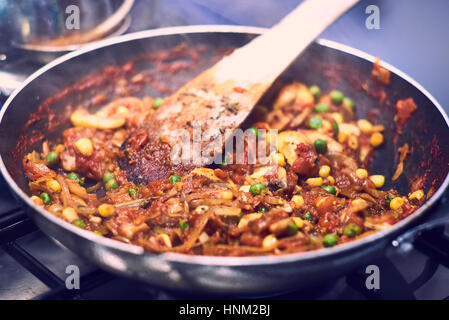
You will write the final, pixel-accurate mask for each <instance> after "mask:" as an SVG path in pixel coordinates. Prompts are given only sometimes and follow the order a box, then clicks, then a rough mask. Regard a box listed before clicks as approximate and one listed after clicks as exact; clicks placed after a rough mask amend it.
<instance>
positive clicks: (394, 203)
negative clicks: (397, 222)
mask: <svg viewBox="0 0 449 320" xmlns="http://www.w3.org/2000/svg"><path fill="white" fill-rule="evenodd" d="M403 204H404V199H402V198H401V197H396V198H393V199H391V201H390V208H391V210H398V209H399V208H400V207H402V205H403Z"/></svg>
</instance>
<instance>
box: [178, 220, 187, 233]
mask: <svg viewBox="0 0 449 320" xmlns="http://www.w3.org/2000/svg"><path fill="white" fill-rule="evenodd" d="M188 227H189V223H188V222H187V221H179V229H181V232H184V230H185V229H187V228H188Z"/></svg>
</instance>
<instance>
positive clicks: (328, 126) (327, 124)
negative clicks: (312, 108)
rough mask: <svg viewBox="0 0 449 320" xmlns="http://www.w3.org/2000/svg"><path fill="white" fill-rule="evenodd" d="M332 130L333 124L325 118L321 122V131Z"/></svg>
mask: <svg viewBox="0 0 449 320" xmlns="http://www.w3.org/2000/svg"><path fill="white" fill-rule="evenodd" d="M330 130H332V124H331V123H330V122H329V121H327V120H323V121H322V124H321V131H323V132H326V131H330Z"/></svg>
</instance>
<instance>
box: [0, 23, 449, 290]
mask: <svg viewBox="0 0 449 320" xmlns="http://www.w3.org/2000/svg"><path fill="white" fill-rule="evenodd" d="M263 31H264V29H259V28H252V27H231V26H195V27H178V28H167V29H159V30H151V31H144V32H139V33H135V34H129V35H125V36H122V37H119V38H116V39H110V40H104V41H102V42H99V43H96V44H94V45H91V46H89V47H85V48H83V49H81V50H80V51H77V52H73V53H70V54H67V55H65V56H63V57H61V58H59V59H57V60H55V61H54V62H52V63H50V64H48V65H46V66H45V67H43V68H42V69H40V70H38V71H37V72H36V73H34V74H33V75H31V76H30V77H29V78H28V79H27V80H26V81H25V83H24V84H23V85H22V87H21V88H19V89H18V90H16V91H15V93H14V94H13V95H12V96H11V97H10V98H9V99H8V101H7V102H6V104H5V106H4V107H3V110H2V112H1V114H0V137H1V138H0V155H1V162H0V168H1V172H2V174H3V175H4V177H5V179H6V181H7V183H8V184H9V186H10V187H11V189H12V190H13V193H14V194H15V196H16V197H17V198H18V199H19V200H20V201H21V202H22V203H24V205H25V207H26V210H27V212H28V214H29V215H30V217H31V218H32V219H33V220H34V221H35V222H36V224H37V225H38V226H39V227H40V228H41V229H42V230H43V231H44V232H45V233H46V234H48V235H49V236H51V237H53V238H54V239H56V240H58V241H59V242H60V243H62V244H63V245H64V246H66V247H67V248H69V249H70V250H72V251H74V252H76V253H77V254H78V255H80V256H81V257H83V258H85V259H87V260H89V261H91V262H93V263H95V264H97V265H98V266H100V267H101V268H104V269H106V270H109V271H112V272H115V273H118V274H121V275H124V276H127V277H130V278H134V279H138V280H141V281H144V282H147V283H150V284H152V285H156V286H160V287H164V288H170V289H176V290H183V291H196V292H199V291H200V292H212V293H216V294H240V295H243V294H262V293H273V292H280V291H284V290H292V289H301V288H305V287H307V286H308V285H311V284H317V283H318V282H325V281H327V280H328V279H330V278H331V277H333V276H335V275H338V274H341V273H343V272H347V271H349V270H351V269H352V268H355V267H357V266H359V265H361V264H363V263H366V262H367V261H369V260H370V259H373V258H375V257H376V256H377V255H378V254H380V253H382V252H383V249H384V248H385V246H386V245H387V244H389V243H390V241H391V239H392V238H393V237H394V236H396V235H398V234H400V233H402V232H403V231H405V230H406V229H408V228H410V227H411V226H412V225H414V224H416V223H417V221H418V220H419V218H420V217H422V216H423V215H424V214H425V213H426V211H428V210H429V208H430V207H431V206H432V205H433V204H434V203H435V202H436V201H437V200H438V199H439V198H440V196H441V195H442V194H443V192H444V189H445V188H446V187H447V185H448V183H449V176H448V170H449V167H448V165H447V164H448V163H449V152H448V150H449V138H448V137H449V127H448V124H449V119H448V117H447V115H446V113H445V112H444V110H443V108H442V107H441V106H440V105H439V104H438V102H437V101H436V100H435V99H434V98H433V97H432V96H431V95H430V94H429V92H427V91H426V90H425V89H424V88H423V87H421V86H420V85H419V84H418V83H417V82H416V81H414V80H413V79H411V78H410V77H409V76H407V75H406V74H404V73H403V72H401V71H399V70H397V69H396V68H394V67H392V66H390V65H388V64H385V63H382V64H381V65H382V66H383V67H385V68H386V69H389V70H390V71H391V72H392V74H391V84H390V85H389V86H387V87H384V88H382V89H383V90H385V92H386V94H387V97H388V98H387V102H386V103H387V107H383V108H382V109H381V110H382V112H380V114H379V121H380V123H382V124H384V125H385V126H386V131H385V145H384V146H383V147H382V148H381V149H379V151H378V152H376V156H375V158H374V159H373V162H372V166H371V168H370V169H371V170H372V171H373V172H378V173H382V174H385V175H386V176H387V177H391V176H392V175H393V172H394V170H395V164H396V161H395V157H396V155H397V147H398V146H401V145H402V144H403V143H405V142H407V143H409V144H410V146H411V147H412V148H413V149H414V152H413V154H412V155H410V156H409V157H408V158H407V161H406V164H405V168H404V173H403V174H402V176H401V177H400V178H399V179H398V180H397V181H395V182H394V183H391V182H388V183H387V185H386V186H385V187H386V188H389V187H394V188H396V189H398V190H399V191H400V192H401V193H406V192H407V191H408V190H409V184H410V182H411V181H413V179H415V178H416V177H418V176H421V175H423V174H424V173H425V172H426V170H428V169H429V172H428V173H427V174H428V179H429V181H433V186H434V187H435V193H434V194H433V196H432V197H431V198H430V199H428V200H427V201H426V203H425V204H424V205H423V206H422V207H421V208H419V209H418V210H417V211H416V212H415V213H413V214H412V215H411V216H409V217H407V218H406V219H404V220H402V221H400V222H398V223H397V224H395V225H393V226H392V227H391V228H388V229H386V230H383V231H380V232H378V233H376V234H373V235H370V236H367V237H365V238H363V239H358V240H355V241H353V242H350V243H346V244H342V245H339V246H337V247H333V248H325V249H320V250H316V251H310V252H304V253H294V254H289V255H284V256H263V257H207V256H190V255H182V254H173V253H172V254H152V253H148V252H145V251H144V250H143V249H142V248H141V247H137V246H132V245H128V244H125V243H121V242H118V241H114V240H112V239H107V238H102V237H99V236H97V235H95V234H93V233H91V232H88V231H85V230H82V229H80V228H77V227H75V226H73V225H71V224H69V223H67V222H65V221H63V220H61V219H59V218H57V217H55V216H54V215H52V214H51V213H49V212H47V211H45V210H44V209H43V208H41V207H39V206H36V205H35V204H34V203H33V202H32V201H31V200H30V199H29V190H28V187H27V181H26V178H25V177H24V174H23V168H22V165H21V159H22V157H23V155H24V153H26V152H28V151H30V150H32V149H36V148H38V147H39V145H40V143H41V141H42V139H43V137H40V132H43V133H44V134H46V135H56V136H58V135H59V134H60V132H61V130H63V129H64V128H65V127H67V126H68V125H69V123H68V122H67V125H66V126H65V127H64V126H63V127H58V128H53V129H52V130H50V131H48V121H47V120H45V119H42V120H40V121H37V122H35V123H34V124H33V125H32V126H31V127H27V128H26V129H24V128H25V124H26V123H27V121H28V116H27V115H29V114H30V113H32V112H35V111H36V110H37V108H38V106H39V104H40V103H41V102H42V101H44V100H45V99H46V98H49V97H51V96H53V95H55V94H57V93H58V92H61V91H63V90H64V88H66V87H67V86H69V85H71V84H73V83H74V82H76V80H77V79H79V78H80V76H81V75H85V74H88V73H89V72H90V71H91V70H95V69H98V68H99V67H102V66H107V65H117V64H123V63H126V62H127V61H129V60H130V59H132V57H135V56H138V55H142V54H148V53H149V52H155V51H158V50H171V49H173V48H174V47H176V46H177V45H179V44H180V43H188V44H189V45H195V44H204V45H207V46H209V47H210V48H217V47H221V46H233V47H238V46H241V45H243V44H245V43H246V42H248V41H249V40H250V39H252V38H253V37H255V36H257V35H258V34H260V33H262V32H263ZM211 52H212V50H204V51H203V52H202V53H201V55H200V56H199V58H200V59H199V61H209V60H207V59H209V58H208V57H209V56H210V53H211ZM373 61H374V57H372V56H370V55H367V54H365V53H363V52H360V51H357V50H355V49H352V48H349V47H346V46H343V45H340V44H338V43H334V42H331V41H326V40H318V41H317V42H316V43H314V44H312V45H311V46H310V47H309V48H308V49H307V50H306V52H305V53H304V54H303V55H302V56H301V57H299V58H298V59H297V60H296V62H295V63H293V64H292V65H291V67H289V69H288V70H287V71H286V72H285V73H284V74H283V75H282V76H281V78H280V81H283V82H288V81H291V80H293V79H294V80H299V81H303V82H305V83H309V84H311V83H316V84H319V85H320V86H321V87H322V88H323V90H325V91H327V90H328V89H330V88H333V87H335V86H337V87H338V88H339V89H340V90H342V91H343V92H345V93H346V94H347V95H348V96H351V97H352V98H354V100H355V101H357V102H358V104H357V116H358V117H366V116H367V113H368V112H369V110H371V109H372V108H377V107H378V100H377V98H373V96H372V95H370V94H367V93H366V92H365V91H363V90H361V84H362V83H364V82H367V83H371V82H370V81H372V79H371V76H370V71H371V69H372V63H373ZM210 63H212V62H210ZM201 67H203V68H204V67H206V66H204V65H201ZM136 68H138V70H143V69H145V68H151V63H150V64H148V63H142V64H140V65H136ZM199 68H200V66H199V65H198V66H195V67H193V68H192V70H189V71H188V72H187V75H185V76H186V77H190V78H191V77H193V76H194V75H195V74H197V73H198V72H199V71H200V70H199ZM174 80H176V81H178V82H180V83H177V85H181V84H182V81H185V80H186V79H181V80H180V79H178V77H177V76H176V77H174ZM161 81H162V80H161ZM176 81H175V82H176ZM151 90H154V88H144V90H143V91H142V92H141V93H140V94H142V95H143V94H144V93H148V92H151ZM95 93H98V91H96V90H94V91H93V92H90V93H89V92H75V95H74V96H73V98H72V99H73V100H70V99H69V100H66V102H67V103H70V101H73V103H79V102H80V101H83V100H85V99H88V98H91V97H92V95H94V94H95ZM152 93H153V94H155V92H154V91H153V92H152ZM112 95H114V93H112ZM408 97H412V98H413V99H414V101H415V102H416V104H417V105H418V110H417V111H416V112H415V114H414V115H413V116H412V118H411V119H410V120H409V121H408V123H407V125H406V126H405V128H404V133H403V134H402V135H400V136H399V137H398V138H397V140H395V139H393V137H394V135H395V131H394V127H395V126H394V125H393V123H394V122H393V118H394V114H395V111H394V102H395V101H396V100H397V99H398V98H400V99H404V98H408ZM389 104H392V105H391V106H390V107H388V105H389ZM65 107H66V103H64V104H60V103H59V104H58V103H54V104H50V105H49V108H51V109H53V110H56V111H57V112H58V114H62V113H63V112H64V111H63V110H64V108H65ZM431 150H433V151H432V152H431ZM435 150H439V151H438V155H437V156H435ZM422 163H427V165H424V166H423V165H420V164H422Z"/></svg>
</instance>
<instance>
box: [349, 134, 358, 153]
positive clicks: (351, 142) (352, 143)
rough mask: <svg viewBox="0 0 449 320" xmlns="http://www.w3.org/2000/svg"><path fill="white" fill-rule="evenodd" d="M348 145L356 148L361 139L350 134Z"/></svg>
mask: <svg viewBox="0 0 449 320" xmlns="http://www.w3.org/2000/svg"><path fill="white" fill-rule="evenodd" d="M348 146H349V148H351V149H353V150H356V149H357V148H358V147H359V140H357V136H349V138H348Z"/></svg>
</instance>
